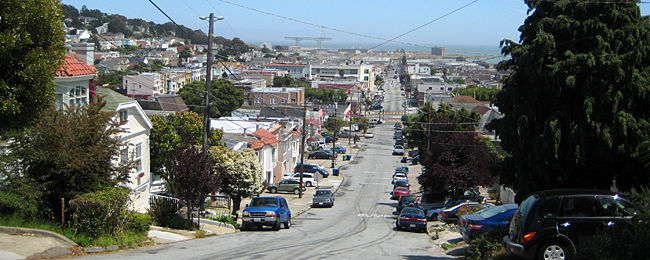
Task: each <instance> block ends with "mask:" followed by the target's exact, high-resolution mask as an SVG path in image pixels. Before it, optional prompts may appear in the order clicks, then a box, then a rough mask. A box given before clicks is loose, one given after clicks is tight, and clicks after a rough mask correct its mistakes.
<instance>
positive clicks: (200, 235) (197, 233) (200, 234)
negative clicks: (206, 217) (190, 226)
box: [194, 229, 205, 238]
mask: <svg viewBox="0 0 650 260" xmlns="http://www.w3.org/2000/svg"><path fill="white" fill-rule="evenodd" d="M194 236H195V237H196V238H204V237H205V232H203V230H200V229H199V230H197V231H195V233H194Z"/></svg>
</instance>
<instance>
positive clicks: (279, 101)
mask: <svg viewBox="0 0 650 260" xmlns="http://www.w3.org/2000/svg"><path fill="white" fill-rule="evenodd" d="M249 102H251V103H252V105H255V106H265V105H270V106H274V105H302V104H304V102H305V89H304V88H255V89H252V90H251V91H250V99H249Z"/></svg>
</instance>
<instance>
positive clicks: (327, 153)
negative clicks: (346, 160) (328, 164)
mask: <svg viewBox="0 0 650 260" xmlns="http://www.w3.org/2000/svg"><path fill="white" fill-rule="evenodd" d="M332 157H336V154H332V151H331V150H322V151H316V152H312V153H310V154H309V155H308V156H307V159H332Z"/></svg>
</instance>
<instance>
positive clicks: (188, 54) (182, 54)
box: [178, 48, 192, 60]
mask: <svg viewBox="0 0 650 260" xmlns="http://www.w3.org/2000/svg"><path fill="white" fill-rule="evenodd" d="M189 57H192V53H191V52H190V50H188V49H187V48H185V49H183V50H182V51H181V52H179V53H178V58H180V59H183V60H185V59H187V58H189Z"/></svg>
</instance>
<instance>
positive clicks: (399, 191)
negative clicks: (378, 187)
mask: <svg viewBox="0 0 650 260" xmlns="http://www.w3.org/2000/svg"><path fill="white" fill-rule="evenodd" d="M408 194H411V191H409V188H407V187H395V189H393V191H391V192H390V195H391V199H394V200H398V199H399V198H400V197H401V196H402V195H408Z"/></svg>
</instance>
